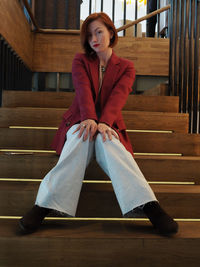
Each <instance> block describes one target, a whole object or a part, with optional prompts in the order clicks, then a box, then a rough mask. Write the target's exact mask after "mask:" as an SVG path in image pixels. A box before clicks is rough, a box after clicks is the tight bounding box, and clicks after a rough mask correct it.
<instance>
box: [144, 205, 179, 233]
mask: <svg viewBox="0 0 200 267" xmlns="http://www.w3.org/2000/svg"><path fill="white" fill-rule="evenodd" d="M143 211H144V213H145V214H146V216H147V217H148V218H149V220H150V221H151V223H152V224H153V226H154V227H155V228H156V229H157V230H158V231H159V232H160V233H161V234H164V235H172V234H175V233H177V232H178V224H177V223H176V222H175V221H174V220H173V219H172V218H171V217H170V216H169V215H168V214H167V213H166V212H165V211H164V210H163V209H162V208H161V206H160V205H159V203H158V202H157V201H152V202H148V203H147V204H145V205H144V207H143Z"/></svg>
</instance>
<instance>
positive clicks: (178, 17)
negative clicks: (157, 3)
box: [169, 0, 200, 133]
mask: <svg viewBox="0 0 200 267" xmlns="http://www.w3.org/2000/svg"><path fill="white" fill-rule="evenodd" d="M199 21H200V1H199V0H183V1H181V0H171V14H170V23H171V26H170V59H169V66H170V76H169V81H170V82H169V89H170V94H171V95H179V103H180V105H179V106H180V112H183V113H188V114H189V132H191V133H199V131H200V129H199V125H200V121H199V120H200V119H199V108H200V88H199V87H198V79H199V78H198V69H199V63H200V62H199ZM171 30H172V32H171Z"/></svg>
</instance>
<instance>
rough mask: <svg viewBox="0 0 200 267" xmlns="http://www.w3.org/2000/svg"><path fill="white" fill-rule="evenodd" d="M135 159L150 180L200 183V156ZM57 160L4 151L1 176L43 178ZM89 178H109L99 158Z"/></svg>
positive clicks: (91, 166) (40, 155) (43, 156)
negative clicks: (100, 165) (99, 163)
mask: <svg viewBox="0 0 200 267" xmlns="http://www.w3.org/2000/svg"><path fill="white" fill-rule="evenodd" d="M135 159H136V162H137V163H138V165H139V167H140V169H141V170H142V172H143V173H144V176H145V177H146V179H147V180H148V181H173V182H195V183H197V184H198V183H200V168H199V166H200V157H169V156H151V157H148V156H136V157H135ZM57 160H58V156H56V155H53V154H38V153H35V154H31V153H30V154H29V155H23V154H22V155H21V154H14V155H13V154H11V155H10V154H9V153H8V154H4V153H0V166H1V172H0V177H1V178H28V179H42V178H43V177H44V176H45V174H46V173H47V172H48V171H49V170H50V169H52V168H53V167H54V166H55V164H56V162H57ZM11 166H12V167H11ZM85 178H86V179H92V180H96V179H108V177H107V176H106V175H105V173H104V172H103V171H102V170H101V168H100V167H99V166H98V165H97V163H96V162H95V161H92V162H91V163H90V165H89V166H88V168H87V170H86V174H85Z"/></svg>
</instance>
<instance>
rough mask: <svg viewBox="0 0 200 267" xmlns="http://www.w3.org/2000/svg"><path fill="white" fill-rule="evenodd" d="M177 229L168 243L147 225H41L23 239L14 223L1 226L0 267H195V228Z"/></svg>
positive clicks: (199, 242)
mask: <svg viewBox="0 0 200 267" xmlns="http://www.w3.org/2000/svg"><path fill="white" fill-rule="evenodd" d="M179 227H180V230H179V233H178V234H177V235H175V236H174V237H173V238H167V237H162V236H159V235H158V234H157V233H156V232H155V230H154V229H153V228H152V226H151V224H150V223H149V222H118V221H117V222H98V221H97V222H59V221H54V222H52V221H45V222H44V224H43V225H42V227H41V229H40V230H39V231H38V232H36V233H34V234H32V235H29V236H22V235H20V234H19V232H18V221H17V220H2V221H1V222H0V229H1V232H0V247H1V251H0V265H1V266H7V267H10V266H29V267H35V266H43V265H45V266H46V265H47V266H52V267H53V266H60V267H64V266H68V267H74V266H82V267H85V266H87V267H88V266H91V267H92V266H95V267H102V266H128V267H129V266H130V267H132V266H133V259H134V266H135V267H146V266H153V267H159V266H160V263H162V266H163V267H169V266H182V267H187V266H194V267H196V266H198V264H199V260H200V254H199V246H200V234H199V233H200V223H199V222H198V223H195V222H179ZM8 248H9V253H8ZM10 255H12V257H11V256H10ZM30 259H31V260H30Z"/></svg>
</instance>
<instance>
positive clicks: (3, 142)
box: [0, 128, 200, 156]
mask: <svg viewBox="0 0 200 267" xmlns="http://www.w3.org/2000/svg"><path fill="white" fill-rule="evenodd" d="M55 133H56V130H44V129H9V128H2V129H1V130H0V149H1V148H5V149H6V148H8V149H31V150H34V149H36V150H52V148H51V143H52V140H53V137H54V135H55ZM128 135H129V138H130V140H131V143H132V146H133V148H134V152H135V153H180V154H182V155H185V156H186V155H187V156H192V155H193V156H200V135H199V134H181V133H143V132H140V133H134V132H129V133H128Z"/></svg>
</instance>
